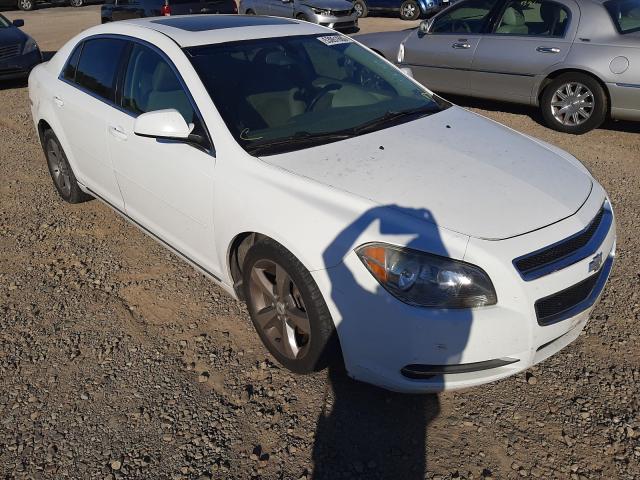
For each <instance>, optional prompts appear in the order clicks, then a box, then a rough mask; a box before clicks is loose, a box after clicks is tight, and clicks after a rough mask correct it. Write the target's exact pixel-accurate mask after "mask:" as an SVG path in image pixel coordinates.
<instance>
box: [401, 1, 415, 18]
mask: <svg viewBox="0 0 640 480" xmlns="http://www.w3.org/2000/svg"><path fill="white" fill-rule="evenodd" d="M418 17H420V7H419V6H418V3H417V2H416V0H405V1H404V2H402V5H400V18H401V19H403V20H416V19H417V18H418Z"/></svg>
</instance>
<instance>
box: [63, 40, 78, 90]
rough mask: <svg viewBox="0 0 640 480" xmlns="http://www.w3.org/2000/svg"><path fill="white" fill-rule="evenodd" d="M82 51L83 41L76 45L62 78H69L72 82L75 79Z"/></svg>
mask: <svg viewBox="0 0 640 480" xmlns="http://www.w3.org/2000/svg"><path fill="white" fill-rule="evenodd" d="M80 52H82V43H81V44H79V45H78V46H76V48H75V50H74V51H73V53H72V54H71V57H69V61H68V62H67V65H66V66H65V67H64V71H63V72H62V78H64V79H65V80H69V81H70V82H74V81H75V79H76V70H77V68H78V60H80Z"/></svg>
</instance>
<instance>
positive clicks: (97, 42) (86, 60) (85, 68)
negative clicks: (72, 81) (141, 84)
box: [76, 38, 127, 102]
mask: <svg viewBox="0 0 640 480" xmlns="http://www.w3.org/2000/svg"><path fill="white" fill-rule="evenodd" d="M126 46H127V42H126V41H124V40H119V39H115V38H97V39H94V40H87V41H85V42H84V47H82V54H81V55H80V62H79V63H78V69H77V71H76V83H77V84H78V85H81V86H83V87H84V88H86V89H87V90H89V91H91V92H93V93H95V94H96V95H98V96H100V97H102V98H104V99H106V100H109V101H112V102H113V101H115V85H116V78H117V74H118V67H119V65H120V61H121V60H122V55H123V54H124V52H125V48H126Z"/></svg>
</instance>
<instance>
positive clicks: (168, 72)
mask: <svg viewBox="0 0 640 480" xmlns="http://www.w3.org/2000/svg"><path fill="white" fill-rule="evenodd" d="M122 107H123V108H124V109H126V110H128V111H130V112H131V113H133V114H134V115H140V114H141V113H146V112H152V111H155V110H163V109H166V108H175V109H176V110H177V111H178V112H180V114H181V115H182V116H183V117H184V119H185V121H186V122H187V123H194V119H195V112H194V110H193V107H192V105H191V102H190V101H189V97H188V96H187V94H186V92H185V91H184V89H183V88H182V85H181V83H180V81H179V80H178V77H177V76H176V74H175V73H174V71H173V69H172V68H171V67H170V66H169V64H168V63H167V62H166V61H165V60H164V59H163V58H162V57H161V56H160V55H158V54H157V53H156V52H154V51H153V50H151V49H150V48H148V47H145V46H143V45H139V44H136V45H134V47H133V48H132V49H131V56H130V57H129V64H128V66H127V73H126V74H125V79H124V86H123V89H122Z"/></svg>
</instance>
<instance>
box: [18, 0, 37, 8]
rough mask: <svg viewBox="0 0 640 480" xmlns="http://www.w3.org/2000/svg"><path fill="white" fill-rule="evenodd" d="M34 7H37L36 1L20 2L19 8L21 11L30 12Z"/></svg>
mask: <svg viewBox="0 0 640 480" xmlns="http://www.w3.org/2000/svg"><path fill="white" fill-rule="evenodd" d="M33 7H35V0H18V8H19V9H20V10H25V11H29V10H33Z"/></svg>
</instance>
